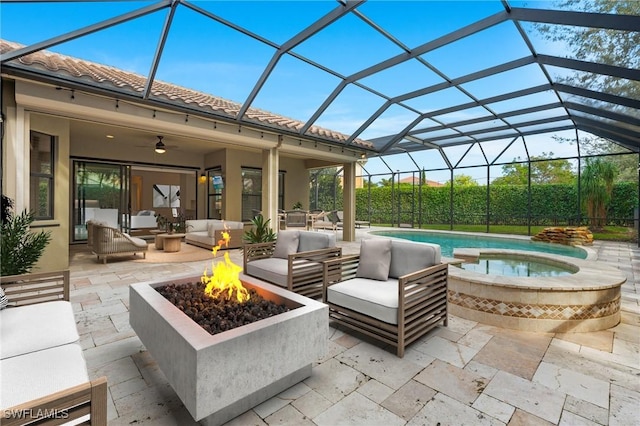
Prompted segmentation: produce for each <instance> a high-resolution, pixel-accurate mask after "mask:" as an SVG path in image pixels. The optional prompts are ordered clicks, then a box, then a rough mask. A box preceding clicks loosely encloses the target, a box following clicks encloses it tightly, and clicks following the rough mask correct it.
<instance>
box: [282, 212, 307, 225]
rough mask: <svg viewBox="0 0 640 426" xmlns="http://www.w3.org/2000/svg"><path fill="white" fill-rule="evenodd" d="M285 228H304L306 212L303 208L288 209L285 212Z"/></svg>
mask: <svg viewBox="0 0 640 426" xmlns="http://www.w3.org/2000/svg"><path fill="white" fill-rule="evenodd" d="M284 220H285V225H286V228H287V229H289V228H306V227H307V212H306V211H304V210H288V211H287V212H286V214H285V219H284Z"/></svg>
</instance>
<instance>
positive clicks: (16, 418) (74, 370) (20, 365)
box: [0, 270, 107, 426]
mask: <svg viewBox="0 0 640 426" xmlns="http://www.w3.org/2000/svg"><path fill="white" fill-rule="evenodd" d="M0 284H1V285H2V290H3V291H2V292H0V293H3V294H1V295H0V297H4V293H6V299H4V303H7V304H8V306H7V307H5V308H3V309H1V310H0V339H1V340H0V370H2V375H1V376H0V403H1V405H2V407H0V408H1V412H2V416H0V424H2V425H3V426H13V425H24V424H27V423H29V424H34V425H39V424H60V423H63V422H64V423H66V422H71V421H74V420H75V422H74V424H93V425H100V426H102V425H106V424H107V379H106V377H100V378H98V379H95V380H90V379H89V375H88V373H87V367H86V364H85V360H84V356H83V354H82V347H81V346H80V344H79V342H78V340H79V336H78V330H77V328H76V320H75V317H74V315H73V309H72V307H71V303H70V302H69V270H65V271H57V272H44V273H34V274H26V275H14V276H4V277H0ZM4 303H3V305H4ZM0 307H1V306H0ZM32 421H35V422H34V423H31V422H32ZM49 422H50V423H49ZM80 422H84V423H80Z"/></svg>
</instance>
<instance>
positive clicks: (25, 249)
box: [0, 195, 51, 276]
mask: <svg viewBox="0 0 640 426" xmlns="http://www.w3.org/2000/svg"><path fill="white" fill-rule="evenodd" d="M12 209H13V201H12V200H11V199H10V198H9V197H7V196H5V195H3V196H2V230H1V231H0V237H1V238H0V240H1V241H0V259H1V261H0V263H1V268H0V269H1V270H0V274H1V275H4V276H7V275H21V274H26V273H28V272H30V271H31V268H32V267H33V265H35V263H36V262H37V261H38V259H40V257H41V256H42V254H43V253H44V249H45V247H46V246H47V244H49V241H50V240H51V233H50V232H48V231H47V232H45V231H40V232H31V230H30V226H31V223H33V221H34V218H33V212H30V211H27V210H24V211H23V212H22V213H21V214H19V215H16V214H14V213H13V212H12Z"/></svg>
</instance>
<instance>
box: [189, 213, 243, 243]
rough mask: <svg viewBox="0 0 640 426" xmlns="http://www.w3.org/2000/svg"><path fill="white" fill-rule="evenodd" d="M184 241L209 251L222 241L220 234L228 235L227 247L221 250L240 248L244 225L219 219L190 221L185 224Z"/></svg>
mask: <svg viewBox="0 0 640 426" xmlns="http://www.w3.org/2000/svg"><path fill="white" fill-rule="evenodd" d="M184 223H185V228H186V231H185V237H184V241H185V242H186V243H187V244H191V245H194V246H198V247H203V248H206V249H211V248H212V247H213V246H215V245H218V242H219V241H221V240H222V232H225V231H226V232H228V233H229V237H230V240H229V246H228V247H227V246H223V247H222V248H223V249H225V248H238V247H242V236H243V234H244V223H243V222H234V221H230V220H219V219H191V220H186V221H185V222H184Z"/></svg>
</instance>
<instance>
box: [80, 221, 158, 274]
mask: <svg viewBox="0 0 640 426" xmlns="http://www.w3.org/2000/svg"><path fill="white" fill-rule="evenodd" d="M87 244H88V245H89V249H90V250H91V252H92V253H93V254H95V255H96V256H97V258H98V261H100V259H101V258H102V262H103V263H105V264H106V263H107V257H109V256H117V255H122V254H133V255H135V254H136V253H142V257H143V258H145V257H146V255H147V249H148V245H147V242H146V241H145V240H143V239H142V238H136V237H132V236H130V235H129V234H125V233H124V232H120V231H119V230H118V229H116V228H112V227H110V226H106V225H104V224H102V223H99V222H92V221H89V222H87Z"/></svg>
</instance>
